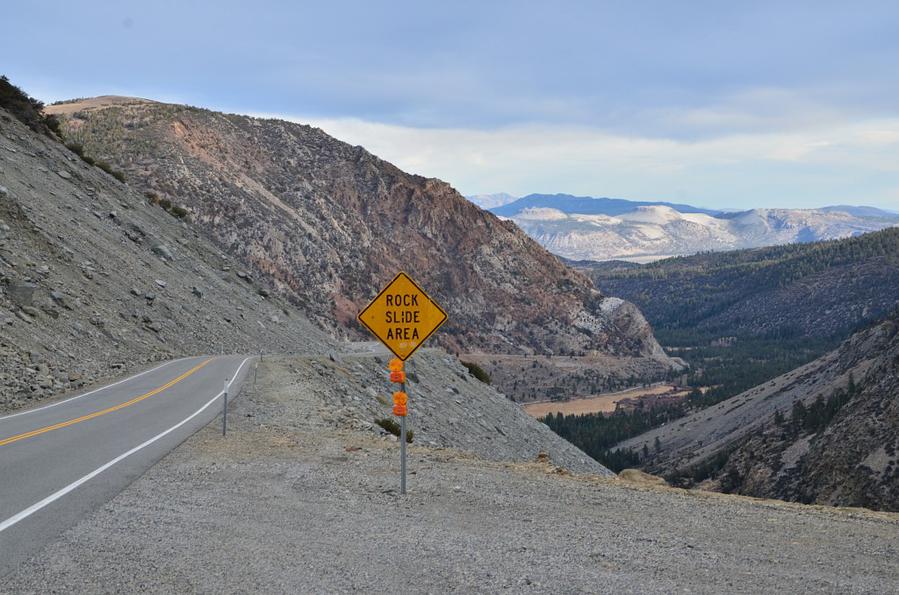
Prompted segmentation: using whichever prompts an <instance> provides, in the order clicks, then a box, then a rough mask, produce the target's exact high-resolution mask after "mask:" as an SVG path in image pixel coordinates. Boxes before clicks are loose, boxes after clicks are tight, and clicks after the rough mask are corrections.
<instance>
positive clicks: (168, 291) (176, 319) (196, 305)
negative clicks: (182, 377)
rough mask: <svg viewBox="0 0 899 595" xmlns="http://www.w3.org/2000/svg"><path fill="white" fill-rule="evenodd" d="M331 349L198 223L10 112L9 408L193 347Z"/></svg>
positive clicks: (2, 192)
mask: <svg viewBox="0 0 899 595" xmlns="http://www.w3.org/2000/svg"><path fill="white" fill-rule="evenodd" d="M333 345H334V341H333V340H331V339H330V338H329V337H328V336H326V335H325V334H324V333H322V332H321V331H320V330H317V329H316V327H315V326H314V325H312V324H311V323H310V322H309V321H308V320H307V319H306V318H305V317H304V316H303V315H302V314H301V313H300V312H299V311H298V310H297V309H296V308H295V307H293V306H291V305H290V304H289V303H287V302H286V301H285V300H282V299H281V298H278V297H273V296H271V295H269V291H268V290H267V289H265V287H264V286H263V285H260V284H259V283H258V282H257V281H256V280H255V279H254V278H253V276H252V275H250V274H248V273H247V272H246V271H245V270H243V269H242V268H239V267H238V266H237V265H236V263H235V261H234V260H233V259H232V258H231V257H230V256H227V255H225V254H223V253H222V252H221V251H220V250H218V249H217V248H215V247H214V246H213V245H212V244H211V243H210V242H208V241H207V240H206V239H204V236H203V235H202V234H201V233H200V232H199V229H198V227H197V226H196V225H194V224H192V223H189V222H188V221H185V220H180V219H178V218H176V217H174V216H173V215H172V214H170V213H168V212H166V211H165V210H164V209H162V208H160V207H159V206H154V205H151V204H149V202H148V201H147V199H146V197H145V196H144V195H142V194H140V193H138V192H136V191H134V190H132V189H131V188H129V187H128V186H127V185H125V184H123V183H122V182H120V181H119V180H118V179H116V178H115V177H113V176H112V175H110V174H109V173H107V172H106V171H104V170H103V169H101V168H99V167H96V166H93V165H90V164H89V163H88V162H87V161H85V160H83V159H82V158H80V157H79V156H78V155H76V154H75V153H73V152H72V151H70V150H69V149H67V148H66V147H64V146H63V145H62V144H60V143H59V142H58V141H56V140H54V138H52V135H50V136H47V135H39V134H38V133H36V132H34V131H32V130H30V129H29V128H27V127H26V126H25V125H24V124H22V123H21V122H19V121H18V120H17V119H16V118H15V117H13V116H12V115H11V114H10V113H9V112H7V111H5V110H2V109H0V411H2V410H9V409H12V408H15V407H19V406H22V405H27V404H28V403H30V402H32V401H34V400H37V399H41V398H44V397H47V396H50V395H53V394H58V393H62V392H66V391H69V390H73V389H76V388H78V387H80V386H83V385H85V384H89V383H92V382H93V381H96V380H100V379H103V378H108V377H111V376H117V375H120V374H122V373H123V369H130V368H133V367H136V366H140V365H142V364H144V363H146V362H151V361H156V360H160V359H168V358H172V357H175V356H178V355H182V354H184V355H186V354H197V353H218V352H219V351H220V350H225V351H228V352H234V351H240V352H255V351H257V350H258V349H262V348H264V349H266V350H277V351H287V352H290V351H297V350H303V351H306V350H312V351H313V352H315V351H318V352H322V351H325V350H328V349H330V348H333V347H332V346H333Z"/></svg>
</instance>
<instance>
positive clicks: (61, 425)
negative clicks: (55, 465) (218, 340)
mask: <svg viewBox="0 0 899 595" xmlns="http://www.w3.org/2000/svg"><path fill="white" fill-rule="evenodd" d="M211 361H212V360H211V359H207V360H205V361H203V362H200V363H199V364H198V365H196V366H194V367H193V368H191V369H190V370H188V371H187V372H185V373H184V374H182V375H181V376H178V377H177V378H174V379H172V380H170V381H169V382H166V383H165V384H163V385H162V386H160V387H159V388H154V389H153V390H151V391H150V392H148V393H145V394H143V395H141V396H139V397H134V398H133V399H131V400H130V401H125V402H124V403H119V404H118V405H113V406H112V407H108V408H106V409H103V410H101V411H95V412H93V413H88V414H87V415H82V416H81V417H76V418H75V419H70V420H68V421H63V422H60V423H58V424H53V425H52V426H46V427H43V428H38V429H37V430H31V431H30V432H24V433H22V434H17V435H15V436H10V437H9V438H4V439H2V440H0V446H6V445H7V444H12V443H13V442H18V441H19V440H25V439H26V438H33V437H34V436H40V435H41V434H46V433H47V432H52V431H53V430H59V429H62V428H67V427H69V426H73V425H75V424H79V423H81V422H83V421H88V420H90V419H94V418H97V417H100V416H102V415H106V414H107V413H113V412H115V411H119V410H120V409H124V408H125V407H130V406H131V405H134V404H137V403H140V402H141V401H143V400H144V399H149V398H150V397H152V396H153V395H158V394H159V393H161V392H162V391H164V390H166V389H168V388H171V387H173V386H175V385H176V384H178V383H179V382H181V381H182V380H184V379H185V378H187V377H188V376H190V375H191V374H193V373H194V372H196V371H197V370H199V369H200V368H202V367H203V366H205V365H206V364H208V363H209V362H211Z"/></svg>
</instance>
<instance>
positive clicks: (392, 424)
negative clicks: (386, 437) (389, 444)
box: [375, 417, 415, 444]
mask: <svg viewBox="0 0 899 595" xmlns="http://www.w3.org/2000/svg"><path fill="white" fill-rule="evenodd" d="M375 423H376V424H378V425H379V426H381V427H382V428H384V429H385V430H386V431H388V432H390V433H391V434H393V435H394V436H396V437H399V435H400V432H401V431H402V428H401V427H400V424H399V423H398V422H397V421H396V420H395V419H391V418H389V417H382V418H381V419H376V420H375ZM414 433H415V432H413V431H412V430H406V442H408V443H409V444H411V443H412V435H413V434H414Z"/></svg>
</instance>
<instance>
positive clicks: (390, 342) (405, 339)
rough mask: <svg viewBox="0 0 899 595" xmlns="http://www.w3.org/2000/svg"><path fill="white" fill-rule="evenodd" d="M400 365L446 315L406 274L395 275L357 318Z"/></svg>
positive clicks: (444, 319) (437, 326) (438, 325)
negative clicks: (392, 354) (399, 360)
mask: <svg viewBox="0 0 899 595" xmlns="http://www.w3.org/2000/svg"><path fill="white" fill-rule="evenodd" d="M358 319H359V322H361V323H362V324H363V325H364V326H365V328H367V329H368V330H370V331H371V332H372V334H373V335H374V336H376V337H377V338H378V339H379V340H380V341H381V343H383V344H384V345H386V346H387V348H388V349H389V350H390V351H392V352H393V353H394V355H396V356H397V357H398V358H400V359H401V360H403V361H406V359H408V358H409V356H410V355H412V354H413V353H415V350H416V349H418V348H419V347H420V346H421V344H422V343H424V342H425V340H426V339H427V338H428V337H430V336H431V335H433V334H434V331H436V330H437V329H438V328H440V325H441V324H443V323H444V322H446V312H444V311H443V308H441V307H440V306H439V305H437V302H435V301H434V300H432V299H431V298H430V297H428V294H426V293H425V291H424V290H423V289H422V288H421V287H419V286H418V284H417V283H416V282H415V281H413V280H412V278H411V277H409V275H407V274H406V273H402V272H401V273H399V274H398V275H397V276H396V277H394V278H393V281H391V282H390V283H388V284H387V287H385V288H384V289H382V290H381V293H379V294H378V295H377V297H375V299H373V300H372V301H371V303H370V304H369V305H368V306H366V307H365V309H364V310H362V312H360V313H359V316H358Z"/></svg>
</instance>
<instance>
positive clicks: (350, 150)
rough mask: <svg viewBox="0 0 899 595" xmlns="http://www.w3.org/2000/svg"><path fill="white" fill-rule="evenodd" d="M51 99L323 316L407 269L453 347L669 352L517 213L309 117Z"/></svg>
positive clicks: (356, 304) (119, 159)
mask: <svg viewBox="0 0 899 595" xmlns="http://www.w3.org/2000/svg"><path fill="white" fill-rule="evenodd" d="M50 111H51V112H52V113H54V114H56V115H57V116H58V117H60V118H62V119H63V120H64V121H63V126H62V127H63V130H64V131H65V135H66V137H67V138H68V139H69V140H72V141H76V142H78V143H81V144H82V145H83V146H84V147H85V149H86V150H87V151H88V152H89V153H90V154H91V155H96V156H97V157H99V158H102V159H105V160H108V161H110V162H111V163H113V164H114V165H115V166H116V167H118V168H120V169H122V170H124V171H125V172H126V174H127V175H128V178H129V182H130V183H131V184H132V185H133V186H134V187H136V188H139V189H140V190H141V191H142V192H145V193H148V195H150V196H153V197H156V200H161V201H171V202H172V203H175V204H176V205H179V206H183V207H184V208H185V209H186V210H187V212H188V213H189V217H190V219H191V221H193V222H194V223H195V224H196V225H199V226H201V227H202V228H203V229H204V230H205V231H206V232H207V233H208V234H209V235H210V237H212V238H213V239H214V241H215V242H216V243H217V244H218V245H219V246H221V247H222V248H223V249H224V250H225V251H227V252H228V253H229V254H231V255H234V256H236V257H238V258H240V259H241V260H242V261H243V262H245V263H246V264H247V266H249V267H251V268H252V269H253V270H254V271H258V272H259V273H261V274H263V275H264V276H265V278H266V279H268V280H269V282H270V283H271V284H272V286H273V289H274V290H276V291H278V292H279V293H283V294H284V295H286V296H288V297H289V298H290V299H291V300H294V301H295V302H297V303H300V304H301V305H302V306H303V307H304V308H306V310H307V311H308V312H310V314H311V315H312V316H314V317H315V318H316V319H318V320H322V321H326V322H337V323H339V324H341V325H343V326H344V327H345V328H348V329H350V330H351V331H352V332H354V333H361V332H362V331H361V329H359V327H358V325H357V324H356V322H355V318H354V317H355V315H356V313H357V311H358V310H359V309H360V307H362V306H364V305H365V303H367V301H368V300H369V299H370V298H372V297H373V296H374V295H375V293H376V292H377V290H378V288H379V287H380V286H381V285H383V284H384V283H385V282H386V281H388V280H389V279H390V278H392V276H393V275H394V274H395V273H396V271H397V270H401V269H403V270H406V271H408V272H409V273H410V274H411V275H412V276H413V277H415V278H416V280H418V281H420V282H421V284H422V285H423V286H424V287H425V288H427V289H428V290H429V291H430V292H431V293H432V294H433V296H434V297H435V298H436V299H437V300H438V301H439V302H440V303H441V305H442V306H443V307H444V308H445V309H446V310H447V312H448V313H449V321H448V323H447V324H446V325H444V327H443V328H442V330H441V332H440V333H439V335H437V336H435V343H436V344H440V345H443V346H444V347H447V348H449V349H452V350H454V351H459V352H473V351H487V352H495V353H515V354H522V353H524V354H527V353H535V352H536V353H556V354H558V353H566V354H568V353H584V352H587V351H591V350H597V351H600V352H602V353H606V354H614V355H621V356H625V357H633V356H650V357H653V358H663V360H664V358H665V356H664V354H660V353H659V350H658V346H657V343H656V342H655V339H654V338H653V336H652V333H651V331H650V330H649V327H648V325H647V324H646V322H645V321H644V320H642V317H641V316H639V312H636V311H635V310H634V309H633V308H630V307H628V306H627V305H626V304H623V303H622V302H620V301H614V302H610V301H609V300H608V299H607V298H606V297H604V296H603V295H602V294H600V293H599V292H597V291H596V290H595V289H594V288H593V285H592V284H591V283H590V281H589V279H587V278H586V277H585V276H583V275H581V274H579V273H576V272H574V271H571V270H570V269H568V268H567V267H565V266H564V265H563V264H562V263H560V262H559V260H558V259H557V258H556V257H554V256H553V255H551V254H550V253H548V252H547V251H546V250H544V249H542V248H541V247H540V246H539V245H537V244H536V243H535V242H534V241H533V240H531V239H530V238H528V237H527V236H526V235H525V234H524V233H522V232H521V231H520V230H519V229H518V228H517V227H516V226H515V225H514V224H512V223H509V222H503V221H500V220H499V219H498V218H496V217H495V216H494V215H492V214H490V213H487V212H485V211H482V210H481V209H479V208H478V207H476V206H475V205H473V204H472V203H471V202H469V201H467V200H466V199H465V198H464V197H462V196H461V195H460V194H458V193H457V192H456V191H455V190H454V189H453V188H451V187H450V186H449V185H448V184H446V183H444V182H441V181H439V180H434V179H425V178H422V177H419V176H413V175H409V174H406V173H404V172H402V171H400V170H399V169H397V168H396V167H394V166H393V165H391V164H390V163H387V162H385V161H383V160H381V159H378V158H377V157H375V156H373V155H371V154H370V153H368V152H367V151H365V149H363V148H362V147H353V146H350V145H348V144H346V143H343V142H340V141H337V140H336V139H334V138H332V137H330V136H328V135H327V134H325V133H324V132H323V131H321V130H319V129H316V128H312V127H309V126H302V125H299V124H293V123H289V122H284V121H279V120H260V119H255V118H250V117H245V116H237V115H228V114H221V113H216V112H211V111H207V110H202V109H196V108H191V107H187V106H178V105H166V104H160V103H154V102H149V101H144V100H132V99H124V98H98V99H94V100H87V101H81V102H77V103H67V104H61V105H58V106H54V107H52V108H51V109H50ZM613 306H614V307H613ZM635 312H636V314H635ZM635 328H636V329H637V331H636V332H634V329H635ZM357 336H363V335H357Z"/></svg>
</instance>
